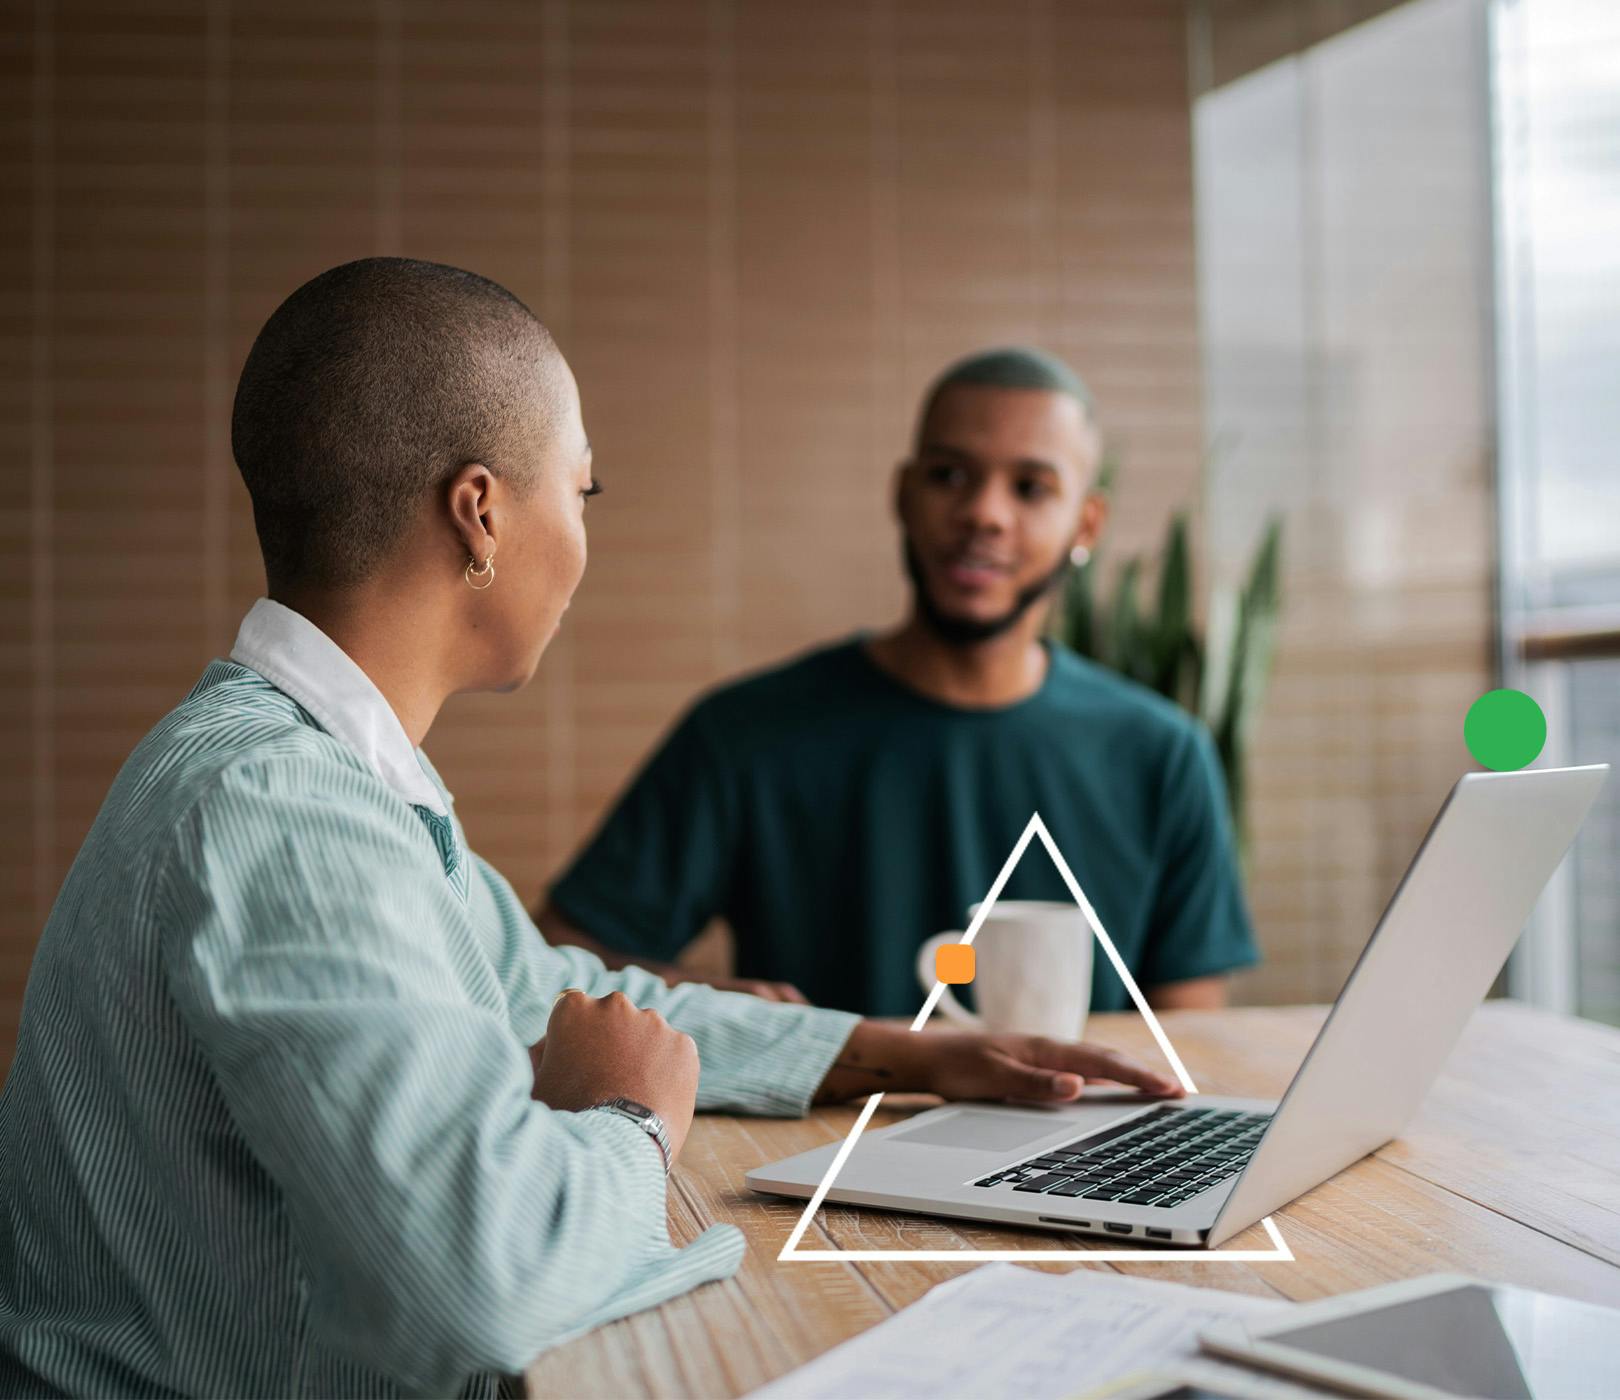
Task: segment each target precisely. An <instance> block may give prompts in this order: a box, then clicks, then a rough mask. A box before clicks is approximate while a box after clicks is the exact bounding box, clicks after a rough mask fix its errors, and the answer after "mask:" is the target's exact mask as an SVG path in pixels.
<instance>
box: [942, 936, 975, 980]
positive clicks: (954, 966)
mask: <svg viewBox="0 0 1620 1400" xmlns="http://www.w3.org/2000/svg"><path fill="white" fill-rule="evenodd" d="M934 974H935V975H936V976H937V977H938V978H939V980H940V981H941V982H945V983H947V984H949V985H950V986H953V987H959V986H961V985H962V983H964V982H971V981H972V980H973V945H972V944H971V943H943V944H941V945H940V946H939V947H938V948H936V949H935V950H934Z"/></svg>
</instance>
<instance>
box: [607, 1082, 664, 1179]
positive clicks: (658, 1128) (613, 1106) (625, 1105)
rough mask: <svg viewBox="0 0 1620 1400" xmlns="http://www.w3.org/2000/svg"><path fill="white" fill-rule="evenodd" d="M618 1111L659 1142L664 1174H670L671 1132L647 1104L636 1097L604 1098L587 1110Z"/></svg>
mask: <svg viewBox="0 0 1620 1400" xmlns="http://www.w3.org/2000/svg"><path fill="white" fill-rule="evenodd" d="M598 1110H600V1111H601V1112H603V1113H616V1114H618V1116H619V1117H620V1118H623V1119H625V1120H626V1121H628V1122H631V1123H634V1124H635V1125H636V1127H638V1128H640V1129H641V1131H642V1132H644V1133H646V1134H647V1136H648V1137H650V1138H651V1139H652V1140H653V1141H654V1142H656V1143H657V1144H658V1154H659V1156H661V1157H662V1158H663V1159H664V1175H665V1176H668V1175H669V1169H670V1167H671V1165H672V1163H671V1161H670V1150H669V1132H668V1130H667V1129H666V1128H665V1127H664V1120H663V1119H662V1118H660V1117H659V1116H658V1115H657V1114H656V1113H654V1112H653V1111H652V1109H650V1108H648V1107H647V1105H646V1104H643V1103H637V1102H636V1101H635V1100H634V1099H626V1098H617V1099H603V1100H602V1102H601V1103H593V1104H592V1105H591V1106H590V1108H589V1109H588V1110H586V1111H587V1112H590V1113H595V1112H597V1111H598Z"/></svg>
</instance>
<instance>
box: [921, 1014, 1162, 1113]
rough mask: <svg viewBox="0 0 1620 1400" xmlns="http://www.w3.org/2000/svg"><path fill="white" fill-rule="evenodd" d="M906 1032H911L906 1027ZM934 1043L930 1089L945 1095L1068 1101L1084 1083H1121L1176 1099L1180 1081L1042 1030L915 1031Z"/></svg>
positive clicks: (1098, 1047)
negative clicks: (1017, 1032)
mask: <svg viewBox="0 0 1620 1400" xmlns="http://www.w3.org/2000/svg"><path fill="white" fill-rule="evenodd" d="M908 1034H910V1032H908ZM917 1038H918V1039H919V1040H923V1039H926V1040H927V1041H928V1042H930V1043H931V1045H932V1054H931V1056H930V1060H929V1065H928V1070H929V1072H928V1090H929V1092H930V1093H934V1094H939V1095H940V1096H941V1097H943V1098H947V1099H1033V1100H1037V1101H1046V1102H1051V1103H1066V1102H1067V1101H1068V1100H1070V1099H1076V1098H1079V1097H1080V1091H1081V1090H1082V1089H1083V1088H1085V1086H1086V1085H1087V1084H1097V1083H1105V1084H1125V1085H1129V1086H1131V1087H1133V1088H1137V1089H1142V1090H1144V1091H1146V1092H1147V1093H1149V1094H1159V1095H1163V1096H1164V1097H1166V1098H1180V1097H1181V1094H1182V1089H1181V1085H1180V1084H1178V1083H1177V1082H1176V1081H1175V1080H1174V1079H1172V1078H1171V1077H1170V1076H1169V1075H1167V1074H1160V1073H1158V1072H1157V1071H1155V1070H1150V1069H1148V1068H1147V1067H1146V1066H1145V1065H1140V1064H1138V1063H1137V1062H1136V1061H1135V1060H1133V1059H1131V1058H1130V1057H1129V1056H1128V1055H1122V1054H1120V1053H1119V1051H1117V1050H1109V1049H1106V1048H1104V1047H1103V1046H1101V1045H1088V1044H1086V1043H1085V1042H1083V1041H1069V1040H1050V1039H1048V1038H1047V1037H1046V1036H1043V1035H1011V1034H1006V1035H976V1034H974V1033H972V1032H970V1031H966V1032H964V1031H940V1032H935V1033H928V1032H918V1035H917Z"/></svg>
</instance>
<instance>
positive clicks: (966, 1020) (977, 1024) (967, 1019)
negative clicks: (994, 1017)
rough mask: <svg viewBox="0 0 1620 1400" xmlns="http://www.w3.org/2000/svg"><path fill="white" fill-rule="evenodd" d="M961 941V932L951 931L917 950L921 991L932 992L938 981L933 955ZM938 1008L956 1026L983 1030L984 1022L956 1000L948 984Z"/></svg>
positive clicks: (939, 934)
mask: <svg viewBox="0 0 1620 1400" xmlns="http://www.w3.org/2000/svg"><path fill="white" fill-rule="evenodd" d="M961 941H962V933H961V930H960V929H953V930H952V931H951V932H949V933H936V934H935V935H934V936H933V937H932V938H930V939H929V940H928V941H927V942H926V943H924V944H923V945H922V947H920V948H919V949H917V980H918V981H919V982H921V983H922V986H923V991H925V992H931V991H933V990H934V983H936V982H937V981H939V978H938V976H936V975H935V972H934V954H935V953H936V952H937V951H938V950H939V949H940V948H941V947H942V946H943V945H944V944H946V943H960V942H961ZM938 1006H939V1009H940V1010H941V1011H943V1012H944V1013H945V1019H946V1020H947V1021H955V1022H956V1023H957V1025H959V1026H967V1027H968V1028H970V1029H971V1030H976V1031H982V1030H983V1029H984V1022H983V1021H982V1020H981V1019H980V1018H979V1017H978V1016H976V1015H974V1014H973V1012H971V1011H969V1010H968V1009H967V1007H965V1006H963V1005H962V1003H961V1002H959V1001H958V1000H957V999H956V997H955V996H954V995H953V994H952V992H951V989H950V985H949V984H948V983H947V984H946V986H945V990H944V992H943V994H942V995H941V996H940V999H939V1002H938Z"/></svg>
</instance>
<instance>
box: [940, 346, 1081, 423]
mask: <svg viewBox="0 0 1620 1400" xmlns="http://www.w3.org/2000/svg"><path fill="white" fill-rule="evenodd" d="M958 384H976V385H983V386H985V387H987V388H991V389H1044V390H1046V391H1047V392H1049V393H1054V394H1067V395H1068V396H1069V397H1070V398H1072V399H1074V400H1075V401H1076V402H1077V403H1079V405H1080V406H1081V407H1082V408H1084V409H1085V410H1086V415H1087V416H1088V417H1090V416H1092V415H1094V414H1095V412H1096V403H1095V401H1094V400H1093V399H1092V397H1091V390H1090V389H1088V388H1087V387H1086V382H1085V380H1083V379H1082V378H1081V377H1080V376H1079V375H1078V374H1076V373H1075V372H1074V371H1073V370H1072V369H1070V368H1069V366H1068V365H1066V364H1065V363H1064V362H1063V361H1062V360H1060V359H1059V358H1058V357H1057V356H1056V355H1051V354H1048V353H1047V352H1046V351H1045V350H1037V349H1035V348H1034V347H1033V346H1030V345H1004V346H1001V347H999V348H997V349H994V350H980V351H979V352H978V353H976V354H973V355H968V356H967V357H966V358H964V359H960V360H958V361H956V363H955V364H953V365H950V366H949V367H948V368H946V369H945V371H944V372H943V373H942V374H940V376H939V377H938V378H937V379H935V380H934V382H933V383H932V384H931V385H929V386H928V392H927V393H926V394H925V395H924V396H923V406H922V413H921V414H920V415H919V416H918V419H917V425H918V429H919V431H920V430H921V427H922V425H923V424H924V423H926V422H927V421H928V415H929V414H931V413H932V412H933V411H934V406H935V404H937V403H938V402H939V399H940V395H942V394H943V393H944V392H945V391H946V390H947V389H951V388H954V387H955V386H956V385H958Z"/></svg>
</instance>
